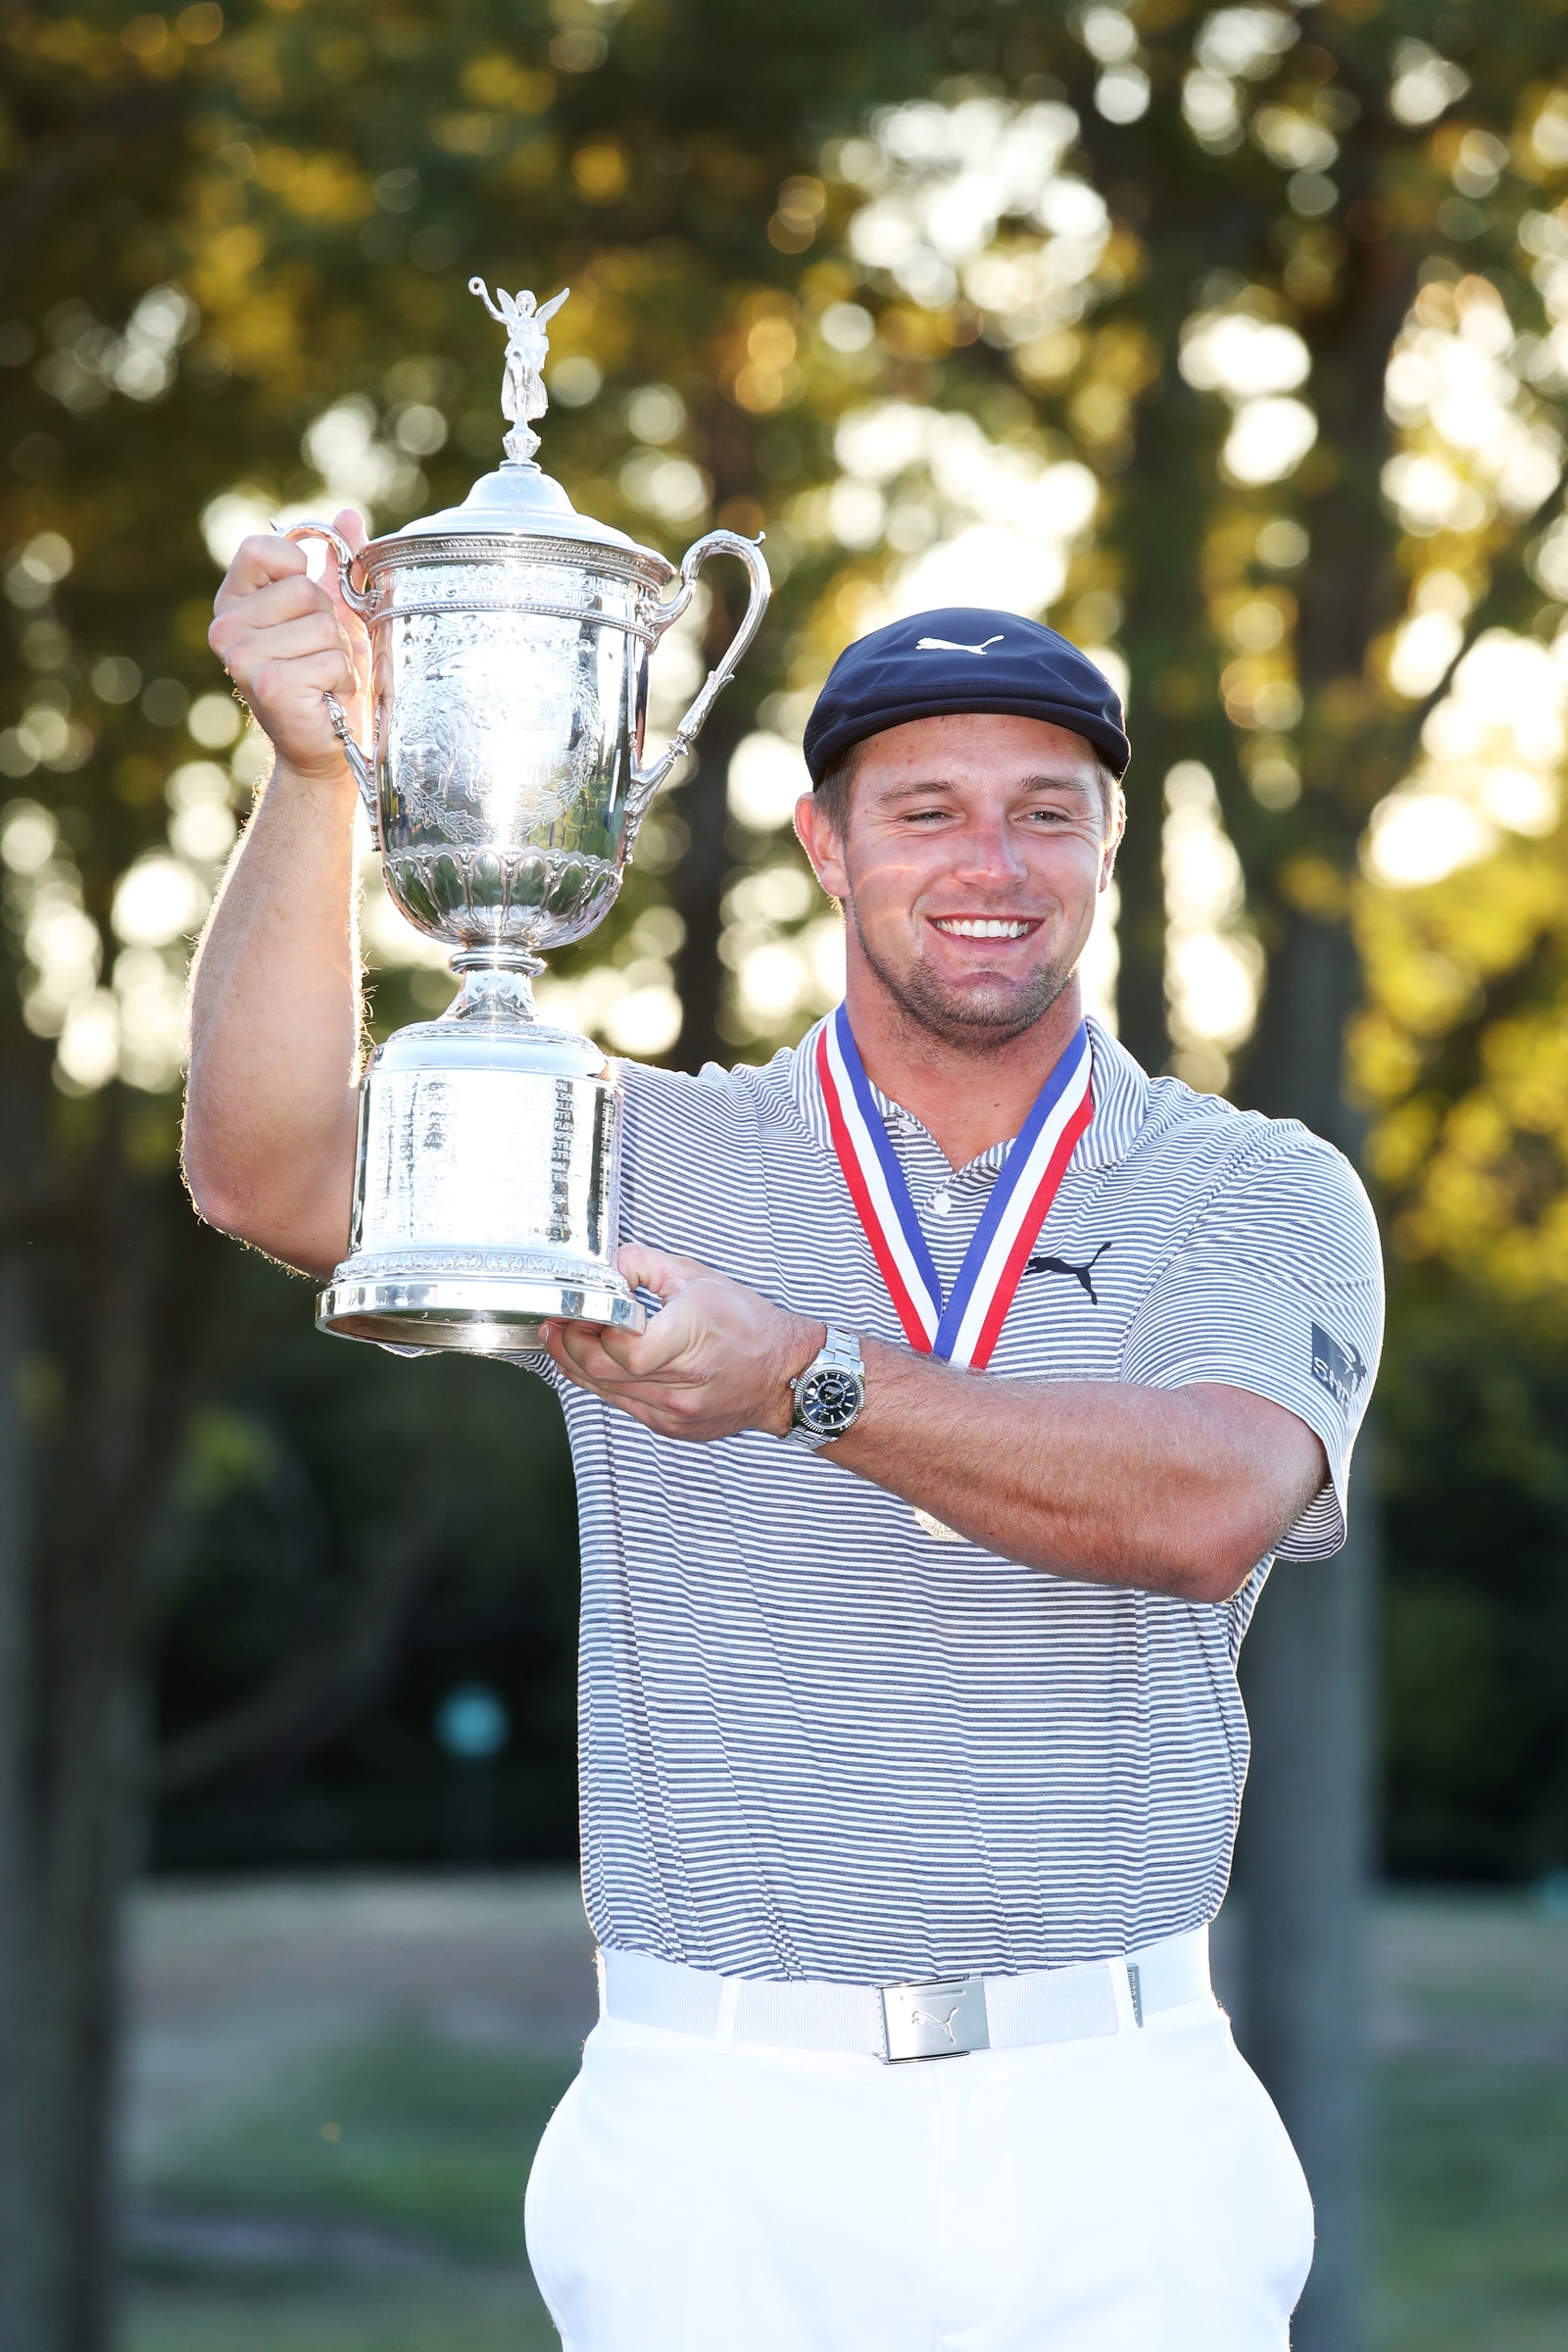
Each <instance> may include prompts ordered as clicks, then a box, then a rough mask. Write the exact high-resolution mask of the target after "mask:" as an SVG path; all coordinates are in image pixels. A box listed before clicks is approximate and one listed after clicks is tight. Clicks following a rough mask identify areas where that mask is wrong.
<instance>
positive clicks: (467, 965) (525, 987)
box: [441, 948, 545, 1023]
mask: <svg viewBox="0 0 1568 2352" xmlns="http://www.w3.org/2000/svg"><path fill="white" fill-rule="evenodd" d="M544 968H545V967H544V961H543V958H542V957H540V956H530V955H529V954H528V953H527V951H526V949H523V948H466V949H464V951H463V952H462V953H461V954H460V955H457V956H453V958H452V969H453V970H454V971H455V972H456V973H457V975H458V977H459V980H460V981H461V983H462V985H461V986H460V988H459V990H458V993H457V995H456V996H455V997H454V998H453V1000H452V1002H451V1004H450V1005H448V1006H447V1008H446V1011H445V1012H444V1013H443V1014H442V1015H441V1018H442V1019H443V1020H444V1021H524V1022H531V1023H537V1021H538V1019H539V1008H538V1006H537V1005H535V1003H534V1001H533V983H534V981H535V979H536V978H537V976H538V975H539V973H540V972H542V971H543V970H544Z"/></svg>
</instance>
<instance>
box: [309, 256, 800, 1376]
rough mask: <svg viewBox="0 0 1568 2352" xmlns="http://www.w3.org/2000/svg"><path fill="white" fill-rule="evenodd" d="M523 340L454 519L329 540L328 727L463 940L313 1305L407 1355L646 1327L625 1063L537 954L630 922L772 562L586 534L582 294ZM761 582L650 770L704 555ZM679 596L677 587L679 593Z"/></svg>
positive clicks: (388, 858)
mask: <svg viewBox="0 0 1568 2352" xmlns="http://www.w3.org/2000/svg"><path fill="white" fill-rule="evenodd" d="M469 290H470V292H472V293H475V294H477V295H479V296H480V297H481V298H482V300H483V301H484V304H485V307H486V309H487V310H488V311H489V312H490V315H491V317H492V318H494V319H496V320H497V321H498V322H499V323H500V324H502V325H504V326H505V327H506V329H507V357H506V376H505V382H504V387H503V392H502V409H503V412H504V414H505V416H506V417H507V418H508V420H509V423H510V425H511V428H512V429H511V430H510V431H509V432H508V434H507V436H506V439H505V443H504V448H505V451H506V457H505V461H504V463H503V464H502V465H501V466H500V467H499V468H498V470H497V471H496V472H494V473H489V474H486V475H485V476H484V477H483V478H482V479H481V480H480V481H478V482H476V483H475V484H474V486H473V488H472V490H471V491H470V492H469V493H468V496H467V498H466V500H465V501H464V503H463V505H462V506H461V507H457V508H452V509H449V510H448V511H447V512H445V513H444V514H440V515H428V516H426V517H425V518H424V519H423V520H422V521H418V522H411V523H408V524H406V525H405V526H404V528H403V529H402V530H400V531H395V532H392V533H391V534H389V535H388V536H387V537H386V538H382V539H374V540H372V541H371V542H370V543H369V545H368V547H366V548H365V549H364V550H363V551H362V552H361V553H360V554H359V555H357V556H356V555H355V554H354V552H353V551H352V550H351V549H350V547H349V546H348V544H347V542H346V541H345V540H343V539H342V538H341V537H340V536H339V534H338V533H337V532H336V531H334V530H332V529H331V528H330V527H329V526H328V525H326V524H324V523H318V522H303V523H299V524H296V525H295V527H294V528H293V529H292V530H291V531H290V532H289V533H288V536H289V537H290V538H292V539H305V538H319V539H325V540H326V541H328V542H329V544H330V545H331V546H332V548H333V549H334V551H335V553H336V556H337V560H338V564H339V567H340V572H341V577H342V585H343V593H344V595H345V597H346V599H347V601H348V602H349V603H350V605H352V607H353V608H354V610H355V611H356V612H357V613H360V614H361V615H362V616H363V617H364V620H365V622H366V626H367V630H368V636H369V642H370V651H371V679H370V702H371V708H372V712H373V739H372V741H371V743H370V745H369V747H368V749H366V748H364V747H362V746H361V745H360V744H359V743H358V742H357V741H356V740H355V738H354V736H353V734H352V732H351V730H350V728H349V724H348V720H347V717H346V715H345V713H344V711H343V710H342V707H341V705H340V704H339V703H338V702H337V701H336V699H335V698H334V697H332V696H330V695H329V696H328V697H327V706H328V713H329V716H330V718H331V722H332V725H333V728H334V730H335V731H336V733H337V735H338V736H339V738H340V740H341V742H342V744H343V749H344V752H345V754H346V756H347V759H348V761H349V765H350V767H351V768H352V770H353V773H354V777H355V781H356V782H357V784H358V785H359V788H360V792H361V795H362V797H363V798H364V801H365V805H366V808H367V809H368V813H369V819H370V832H371V838H372V841H373V843H374V846H375V848H376V850H377V852H378V853H379V855H380V858H381V862H382V869H383V871H384V873H385V876H386V885H387V889H388V891H389V893H390V894H391V896H392V898H393V900H394V901H395V903H396V904H397V906H398V907H400V908H401V910H402V912H403V913H404V914H405V915H406V916H407V917H408V919H409V921H410V922H411V923H414V924H416V925H417V928H418V929H419V930H421V931H424V932H427V933H430V934H431V935H433V936H434V937H435V938H437V939H441V940H444V941H446V942H447V943H448V944H449V945H450V947H451V948H452V950H453V956H452V964H453V969H454V971H455V972H456V973H457V974H458V976H459V979H460V983H461V985H460V987H459V990H458V994H457V996H456V998H455V999H454V1001H453V1003H452V1005H450V1007H449V1008H448V1010H447V1011H446V1012H445V1013H444V1014H443V1015H442V1017H441V1018H440V1019H439V1020H437V1021H423V1022H419V1023H418V1024H417V1025H416V1026H414V1027H412V1028H408V1029H400V1030H399V1031H398V1032H397V1033H396V1035H395V1036H393V1037H391V1038H389V1039H388V1040H387V1042H386V1044H385V1045H383V1046H381V1047H379V1048H378V1049H377V1050H376V1052H375V1053H374V1054H372V1056H371V1058H370V1061H369V1064H368V1067H367V1069H366V1073H365V1077H364V1079H363V1081H362V1083H361V1088H360V1107H359V1144H358V1152H357V1158H356V1169H355V1183H354V1209H353V1221H352V1225H351V1228H350V1234H349V1255H348V1257H347V1258H346V1259H345V1260H344V1261H343V1263H342V1264H341V1265H340V1266H339V1267H338V1268H337V1271H336V1272H335V1274H334V1275H333V1277H332V1280H331V1282H330V1283H329V1284H328V1286H327V1288H326V1289H325V1290H324V1291H323V1292H322V1293H321V1295H320V1298H319V1301H318V1309H317V1321H318V1324H319V1328H320V1329H322V1330H323V1331H330V1332H336V1333H339V1334H341V1335H342V1336H344V1337H346V1338H350V1339H359V1340H371V1341H375V1342H378V1343H379V1344H380V1345H381V1346H383V1347H389V1348H395V1349H398V1350H401V1351H405V1352H409V1353H420V1352H423V1351H425V1350H428V1349H432V1348H462V1349H466V1350H468V1351H470V1352H477V1353H485V1354H500V1355H506V1354H515V1353H518V1352H520V1351H523V1350H525V1349H527V1348H532V1347H534V1346H536V1345H537V1343H538V1338H539V1325H540V1322H541V1320H542V1319H543V1318H545V1317H547V1316H562V1317H569V1318H571V1319H573V1320H577V1321H584V1322H593V1323H605V1324H611V1325H614V1326H615V1327H617V1328H619V1329H622V1330H633V1331H635V1330H638V1329H640V1328H641V1326H642V1323H643V1320H644V1310H643V1308H642V1306H641V1305H640V1304H639V1302H638V1300H637V1299H635V1298H634V1297H633V1296H632V1294H631V1292H630V1290H629V1289H628V1287H627V1285H626V1283H625V1282H624V1281H623V1280H622V1278H621V1276H620V1275H619V1274H618V1273H617V1272H616V1270H615V1264H614V1252H615V1242H616V1181H615V1178H616V1145H617V1126H618V1117H619V1098H618V1092H617V1085H616V1073H615V1069H614V1065H613V1063H612V1062H610V1061H608V1060H607V1059H606V1057H605V1055H604V1054H603V1053H601V1051H600V1049H599V1048H598V1047H597V1046H595V1045H594V1044H593V1043H592V1041H591V1040H590V1039H588V1038H585V1037H577V1036H574V1035H572V1034H571V1033H570V1032H568V1031H565V1030H562V1029H557V1028H553V1027H552V1026H551V1025H550V1024H549V1023H548V1022H545V1021H543V1020H541V1018H540V1017H539V1014H538V1011H537V1009H536V1007H535V1005H534V1001H533V990H532V982H533V979H534V977H535V975H536V974H538V973H539V972H540V971H542V970H543V968H544V966H543V962H542V960H541V951H543V950H545V949H549V948H553V947H564V946H565V945H567V944H568V943H569V942H570V941H572V940H577V939H582V938H584V937H585V936H586V934H587V933H588V932H590V931H591V930H592V929H593V928H594V926H595V924H596V923H599V922H602V921H603V919H604V917H605V915H606V914H608V912H609V911H610V908H611V907H613V904H614V901H615V897H616V894H617V892H618V891H619V889H620V884H621V878H622V876H623V874H624V873H625V870H626V860H627V858H629V856H630V854H631V850H632V845H633V843H634V842H635V840H636V838H637V829H638V827H639V825H640V824H641V823H642V820H643V818H644V816H645V815H646V813H647V810H648V807H649V803H650V802H651V801H652V799H653V797H654V794H655V792H656V791H657V790H658V788H659V786H660V785H661V784H662V782H663V780H664V778H665V777H666V776H667V775H668V774H669V772H670V770H671V769H672V768H673V767H674V766H675V764H676V762H677V760H680V758H681V757H682V755H683V754H684V753H685V752H686V751H687V749H688V748H689V747H690V745H691V744H692V742H693V741H694V740H695V738H696V736H697V733H698V731H699V729H700V728H701V727H702V724H703V722H704V720H705V719H706V718H707V716H708V713H709V711H711V708H712V705H713V702H714V699H715V698H716V696H717V695H718V694H719V692H720V691H721V689H722V688H723V687H724V686H725V685H726V684H727V683H728V681H729V679H730V678H731V677H732V676H733V674H734V671H735V668H736V665H737V663H738V662H739V661H740V659H741V657H742V655H743V654H744V653H745V651H746V649H747V647H748V646H749V645H750V644H751V642H752V640H753V638H754V637H755V636H756V634H757V631H758V628H759V626H760V622H761V618H762V614H763V612H764V610H765V608H766V605H767V599H768V594H769V582H768V575H767V569H766V566H765V564H763V562H762V558H761V554H760V549H759V547H758V546H757V545H754V544H753V543H752V542H751V541H750V540H747V539H743V538H740V537H738V536H737V534H736V533H734V532H733V531H710V532H709V533H708V534H707V535H706V536H705V537H704V538H701V539H699V540H698V541H697V542H696V544H695V545H694V546H693V547H691V548H689V549H688V551H687V553H686V555H685V557H684V559H683V560H682V563H681V565H680V569H679V573H678V575H677V573H676V571H675V568H674V566H673V565H671V564H668V563H667V562H666V561H665V559H664V558H663V557H662V556H661V555H658V554H656V553H655V552H654V550H653V549H651V548H646V547H639V546H638V545H637V544H636V542H635V541H634V540H631V539H628V538H627V537H626V536H625V534H624V533H623V532H621V531H616V530H613V529H611V528H610V527H609V526H608V525H607V524H604V523H601V522H595V521H594V520H592V519H591V518H590V517H589V516H587V515H578V514H576V513H575V512H574V511H573V509H572V506H571V504H570V501H569V500H568V499H567V497H566V494H565V492H564V490H563V489H562V487H561V485H560V483H559V482H555V481H552V479H551V478H550V476H549V475H548V474H546V473H542V472H541V471H540V469H539V466H537V464H536V463H535V462H534V452H535V451H536V450H537V449H538V447H539V437H538V435H537V434H536V433H535V432H533V431H532V430H531V428H530V419H532V418H534V417H542V416H543V415H544V413H545V409H546V397H545V390H544V385H543V381H542V371H543V368H544V363H545V359H546V356H547V354H548V352H549V348H550V342H549V337H548V335H547V334H546V332H545V329H546V326H547V325H548V323H549V321H550V319H552V318H553V317H554V315H555V313H556V312H557V311H558V310H559V309H560V307H561V305H562V303H563V302H564V301H565V299H566V297H565V294H564V293H562V294H558V295H557V296H556V298H555V300H554V301H552V302H549V303H546V304H545V305H544V307H543V308H542V309H540V308H537V307H536V306H535V303H534V298H533V296H532V295H531V294H527V293H520V294H515V295H513V294H505V293H503V294H501V295H500V296H499V298H498V299H496V300H492V298H491V295H490V292H489V289H488V288H487V287H486V286H485V284H484V282H483V280H482V279H480V278H473V279H472V280H470V286H469ZM714 555H729V556H733V557H735V558H736V559H737V560H738V561H739V562H740V563H742V564H745V566H746V569H747V571H748V573H749V575H750V586H751V593H750V598H749V601H748V604H747V610H746V615H745V618H744V619H743V620H742V622H741V625H740V628H739V629H738V631H737V632H736V635H735V638H734V640H733V642H732V644H731V645H730V647H729V650H728V652H727V653H726V654H725V656H724V658H723V660H722V661H721V662H719V664H718V666H717V667H716V668H715V669H714V670H713V671H712V672H711V675H710V676H709V678H708V680H707V682H706V684H705V685H704V687H703V689H702V691H701V693H700V694H699V695H698V697H697V700H696V701H695V702H694V703H693V705H692V707H691V709H690V710H689V711H687V713H686V715H685V717H684V718H683V719H682V720H681V722H680V725H679V726H678V727H677V728H676V730H675V733H674V736H673V737H672V739H671V741H670V744H669V747H668V749H667V750H666V751H664V752H663V753H662V754H661V755H660V757H659V758H657V759H655V760H647V761H645V760H644V757H643V729H644V719H645V715H646V711H647V702H648V668H649V662H650V658H651V656H652V654H653V652H654V649H655V648H656V646H657V645H658V644H659V641H660V639H661V638H662V636H663V634H664V632H665V630H666V629H667V628H668V627H669V626H670V624H671V622H672V621H674V620H676V619H678V618H679V616H680V614H681V613H683V612H685V610H686V608H687V606H688V605H689V604H690V602H691V598H692V595H693V592H694V589H695V586H696V582H697V575H698V572H699V571H700V569H701V567H702V565H703V564H705V563H706V562H707V561H708V559H709V557H710V556H714ZM677 576H678V583H679V584H678V586H675V588H674V593H673V594H666V591H668V590H669V589H670V588H671V586H672V584H673V583H675V582H676V580H677Z"/></svg>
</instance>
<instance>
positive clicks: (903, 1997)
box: [599, 1928, 1212, 2062]
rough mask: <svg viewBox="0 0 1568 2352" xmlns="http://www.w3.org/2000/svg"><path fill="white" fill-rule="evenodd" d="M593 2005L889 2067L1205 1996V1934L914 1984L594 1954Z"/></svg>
mask: <svg viewBox="0 0 1568 2352" xmlns="http://www.w3.org/2000/svg"><path fill="white" fill-rule="evenodd" d="M599 1985H600V2009H601V2012H602V2014H603V2015H604V2016H606V2017H618V2018H623V2019H625V2020H626V2022H627V2023H628V2024H630V2025H638V2026H657V2027H659V2028H661V2029H662V2032H664V2033H666V2034H690V2035H691V2036H692V2037H693V2038H694V2039H696V2040H699V2041H708V2042H712V2043H714V2044H715V2045H716V2046H718V2047H727V2046H729V2045H730V2044H732V2043H736V2042H741V2043H749V2044H753V2045H760V2046H762V2047H764V2048H773V2049H794V2050H837V2051H842V2052H845V2053H847V2054H851V2055H859V2056H865V2057H874V2058H880V2059H882V2060H884V2061H885V2062H888V2061H892V2062H897V2061H900V2060H903V2059H906V2058H957V2057H962V2056H964V2055H965V2054H966V2053H967V2052H968V2051H970V2050H986V2049H991V2050H1016V2049H1025V2048H1027V2047H1029V2046H1030V2045H1031V2044H1033V2043H1036V2042H1043V2041H1078V2040H1082V2039H1086V2038H1088V2037H1089V2036H1091V2035H1095V2034H1120V2033H1124V2032H1126V2031H1127V2030H1128V2029H1136V2028H1137V2027H1139V2026H1142V2025H1145V2024H1146V2023H1147V2022H1148V2020H1149V2019H1150V2018H1152V2017H1157V2016H1158V2015H1159V2014H1160V2012H1161V2011H1162V2010H1166V2009H1179V2008H1182V2007H1183V2006H1184V2005H1185V2004H1186V2003H1188V2002H1189V2001H1201V2000H1206V1999H1211V1998H1212V1993H1211V1991H1210V1987H1209V1977H1208V1930H1207V1928H1195V1929H1193V1930H1192V1932H1191V1933H1190V1934H1189V1935H1186V1936H1166V1937H1165V1939H1164V1940H1163V1941H1162V1942H1160V1943H1147V1944H1145V1945H1143V1946H1142V1947H1141V1949H1139V1950H1138V1951H1135V1952H1128V1953H1127V1954H1126V1955H1125V1956H1120V1955H1118V1957H1117V1958H1115V1959H1112V1960H1090V1961H1086V1962H1084V1963H1083V1964H1082V1965H1081V1966H1078V1967H1074V1968H1043V1969H1034V1970H1030V1971H1029V1972H1027V1973H1026V1974H1025V1975H1022V1976H1016V1977H932V1978H928V1979H926V1980H925V1982H923V1983H921V1984H916V1985H818V1984H809V1983H800V1984H780V1983H777V1982H774V1981H771V1980H760V1979H755V1978H751V1977H715V1976H710V1975H709V1974H708V1973H707V1972H706V1971H704V1970H702V1969H696V1968H684V1967H682V1966H681V1965H680V1964H679V1963H678V1962H676V1961H671V1960H656V1959H654V1958H652V1957H651V1955H649V1954H648V1953H646V1952H614V1951H602V1952H601V1953H600V1955H599Z"/></svg>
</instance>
